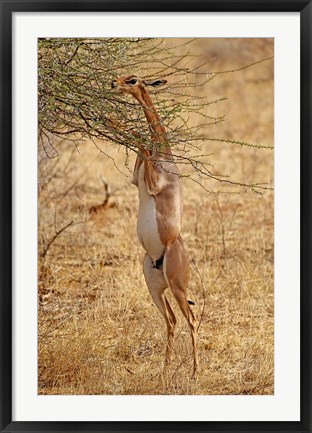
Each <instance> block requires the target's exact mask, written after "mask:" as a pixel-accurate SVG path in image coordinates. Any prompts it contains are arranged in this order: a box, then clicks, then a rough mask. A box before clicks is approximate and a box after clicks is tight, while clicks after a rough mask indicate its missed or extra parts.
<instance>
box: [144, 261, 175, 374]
mask: <svg viewBox="0 0 312 433" xmlns="http://www.w3.org/2000/svg"><path fill="white" fill-rule="evenodd" d="M144 277H145V281H146V284H147V287H148V290H149V292H150V294H151V295H152V298H153V301H154V303H155V305H156V307H157V308H158V310H159V311H160V312H161V314H162V316H163V317H164V319H165V321H166V325H167V349H166V358H165V366H167V365H170V364H171V360H172V346H173V339H174V328H175V325H176V322H177V321H176V318H175V315H174V313H173V311H172V309H171V307H170V305H169V302H168V300H167V299H166V297H165V295H164V291H165V289H166V288H167V287H168V285H167V282H166V280H165V278H164V275H163V273H162V270H161V269H156V268H154V263H153V261H152V259H151V257H150V256H149V255H148V254H146V256H145V259H144Z"/></svg>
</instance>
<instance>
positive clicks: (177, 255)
mask: <svg viewBox="0 0 312 433" xmlns="http://www.w3.org/2000/svg"><path fill="white" fill-rule="evenodd" d="M163 83H165V82H164V81H163V80H156V81H154V82H153V81H149V82H147V81H144V80H143V79H142V78H139V77H136V76H134V75H129V76H126V77H120V78H118V79H117V80H114V81H113V82H112V87H114V88H117V89H119V90H120V91H122V92H125V93H129V94H130V95H132V96H133V97H134V98H135V99H136V100H137V101H138V102H139V103H140V104H141V106H142V107H143V110H144V113H145V117H146V120H147V122H148V124H149V126H150V130H151V141H152V144H153V146H152V147H153V150H147V149H144V150H143V151H142V149H140V150H141V153H142V155H144V158H142V157H140V156H138V157H137V159H136V162H135V166H134V173H133V183H134V184H135V185H136V186H137V187H138V188H139V196H140V197H143V198H146V199H145V200H147V199H148V196H147V195H146V194H150V196H151V197H153V199H154V200H155V206H156V222H157V231H158V235H157V237H155V236H156V235H155V233H154V232H155V230H156V229H154V228H153V229H152V230H153V235H151V237H150V238H149V239H148V240H149V241H150V240H151V239H157V243H158V242H159V240H160V242H161V244H162V245H163V247H164V259H163V264H162V266H160V267H159V269H157V268H156V267H155V259H154V258H152V257H151V256H150V255H149V254H148V248H145V247H144V241H143V239H141V244H142V246H143V247H144V248H145V249H146V251H147V254H146V256H145V259H144V277H145V281H146V284H147V286H148V289H149V291H150V293H151V296H152V298H153V300H154V302H155V304H156V306H157V308H158V309H159V311H160V312H161V314H162V316H163V317H164V319H165V322H166V325H167V350H166V358H165V359H166V365H169V364H170V362H171V358H172V345H173V338H174V327H175V324H176V318H175V315H174V313H173V311H172V309H171V307H170V305H169V302H168V300H167V298H166V297H165V295H164V291H165V290H166V288H167V287H168V286H169V287H170V289H171V290H172V293H173V295H174V297H175V299H176V301H177V303H178V305H179V307H180V310H181V311H182V313H183V315H184V317H185V318H186V320H187V322H188V324H189V327H190V330H191V335H192V345H193V353H194V374H195V372H196V370H197V368H198V354H197V345H196V330H197V325H196V319H195V315H194V313H193V311H192V310H191V308H190V306H189V304H188V301H187V297H186V288H187V285H188V283H189V279H190V273H189V261H188V258H187V254H186V251H185V248H184V244H183V241H182V238H181V235H180V230H181V221H182V212H183V189H182V181H181V177H180V173H179V170H178V168H177V166H176V164H175V163H174V160H173V156H172V153H171V150H170V147H169V146H168V143H167V141H166V131H165V128H164V126H163V124H162V122H161V120H160V118H159V116H158V114H157V112H156V110H155V107H154V105H153V103H152V100H151V98H150V95H149V94H148V91H147V90H146V87H145V86H146V85H161V84H163ZM142 164H144V165H143V168H144V178H143V179H144V182H142V177H140V176H142V173H141V174H140V175H139V173H140V170H142V168H141V167H142ZM140 179H141V180H140ZM141 188H144V191H140V189H141ZM147 201H148V200H147ZM152 204H153V203H152V202H151V205H152ZM146 209H151V208H150V207H149V208H146ZM140 211H141V213H142V208H140ZM143 212H144V207H143ZM148 212H150V210H148ZM153 212H154V213H155V211H154V210H153ZM153 212H152V213H151V215H153ZM143 215H144V214H143ZM141 217H142V214H141ZM142 221H143V222H144V221H145V220H144V219H143V220H142ZM146 221H148V218H146ZM144 224H145V222H144ZM143 227H144V226H143ZM153 227H154V226H153ZM146 229H147V232H146V230H145V232H146V233H147V234H146V235H145V236H147V237H148V227H146ZM143 232H144V231H143ZM152 236H154V237H152ZM158 236H159V237H158ZM152 242H154V241H152ZM155 246H156V245H155ZM154 250H155V248H154ZM157 251H158V246H157ZM153 254H155V253H153Z"/></svg>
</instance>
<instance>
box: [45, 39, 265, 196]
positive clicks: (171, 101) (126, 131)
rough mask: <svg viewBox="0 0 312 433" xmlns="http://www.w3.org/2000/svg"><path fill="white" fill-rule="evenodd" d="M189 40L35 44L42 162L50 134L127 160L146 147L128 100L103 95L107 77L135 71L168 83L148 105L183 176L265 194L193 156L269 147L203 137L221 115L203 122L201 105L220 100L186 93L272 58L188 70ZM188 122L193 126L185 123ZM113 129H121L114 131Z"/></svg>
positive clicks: (140, 119)
mask: <svg viewBox="0 0 312 433" xmlns="http://www.w3.org/2000/svg"><path fill="white" fill-rule="evenodd" d="M192 42H193V40H185V41H184V42H182V43H181V44H179V45H177V46H175V47H172V46H170V45H168V43H167V42H166V40H165V39H145V38H102V39H91V38H89V39H81V38H74V39H73V38H45V39H39V43H38V111H39V116H38V123H39V124H38V127H39V144H40V145H41V146H42V148H43V149H44V151H45V152H46V154H47V156H48V157H50V158H53V157H57V156H58V153H57V152H56V150H55V148H54V147H53V144H52V140H51V139H50V137H51V136H54V137H59V138H62V139H64V138H65V139H66V140H68V141H72V142H73V144H74V145H76V143H77V142H78V141H79V140H80V141H81V140H85V139H89V140H92V141H93V142H94V143H96V140H105V141H106V142H108V143H112V144H116V145H118V146H121V147H123V148H124V149H125V150H126V154H127V155H128V152H129V151H134V152H135V153H138V152H139V150H138V149H139V148H140V147H142V146H144V147H147V148H150V147H151V141H150V133H149V129H148V126H147V123H146V121H145V118H144V113H143V110H142V109H141V107H140V106H139V104H137V103H136V102H135V101H133V100H132V99H129V98H126V97H124V95H121V94H118V93H116V92H115V91H112V89H111V81H112V79H114V78H116V77H117V76H119V75H126V74H129V73H135V74H138V75H141V76H143V77H146V78H148V77H157V78H166V79H167V80H168V81H169V82H170V83H169V84H168V85H167V87H166V88H164V89H162V90H160V91H156V92H155V93H154V95H153V99H154V101H155V105H156V107H157V111H158V112H159V114H160V118H161V119H162V122H163V123H164V124H165V125H166V129H167V140H168V142H169V143H170V147H171V149H172V151H173V153H174V156H175V158H176V162H177V163H182V164H186V165H188V166H190V167H192V169H193V173H194V175H195V177H194V176H193V175H190V178H191V179H192V180H194V181H195V182H198V183H201V179H204V178H210V179H213V180H214V181H218V182H221V183H227V184H228V185H233V186H236V187H237V186H239V187H249V188H251V189H252V190H254V191H255V192H260V193H261V191H262V190H264V189H271V188H270V187H269V186H267V185H263V184H259V183H258V184H250V185H248V184H244V183H241V182H235V181H234V180H232V179H229V178H226V177H225V176H220V175H219V174H216V173H214V172H213V171H212V169H211V167H210V164H209V163H207V162H206V161H207V160H203V158H202V156H201V155H197V151H198V150H199V149H200V148H201V145H202V144H203V143H205V142H207V141H219V142H222V143H232V144H237V145H240V146H248V147H256V148H259V149H267V150H270V149H272V146H270V145H267V144H266V145H256V144H253V143H246V142H244V141H242V140H228V139H226V138H224V139H223V138H212V137H209V136H207V133H206V132H205V131H206V130H207V126H209V125H215V124H217V123H220V122H222V121H223V120H224V117H223V116H219V117H214V116H211V115H210V111H209V107H210V105H212V104H216V103H219V102H221V101H223V100H225V99H226V98H220V99H218V100H214V101H209V100H208V98H207V97H206V96H194V89H196V88H200V89H202V88H203V87H204V86H206V85H207V84H208V83H209V82H210V81H211V80H212V79H214V78H216V77H217V76H218V75H220V74H225V73H232V72H237V71H240V70H243V69H246V68H248V67H251V66H254V65H256V64H259V63H261V62H263V61H270V60H271V59H272V57H270V58H267V59H263V60H259V61H257V62H254V63H252V64H248V65H245V66H243V67H241V68H238V69H233V70H228V71H220V72H219V71H211V67H210V64H209V61H206V62H199V61H198V62H197V63H196V62H193V63H192V65H195V66H190V65H191V63H190V62H191V60H194V56H193V55H192V54H191V47H192ZM171 76H172V77H174V80H171V79H170V77H171ZM201 93H202V94H203V92H201ZM194 116H195V117H196V122H191V121H190V119H194ZM112 119H114V121H112ZM116 124H117V125H123V127H120V128H118V127H117V128H116V126H115V125H116ZM194 125H195V126H194ZM134 131H136V132H134ZM204 134H205V135H204ZM160 150H161V149H160Z"/></svg>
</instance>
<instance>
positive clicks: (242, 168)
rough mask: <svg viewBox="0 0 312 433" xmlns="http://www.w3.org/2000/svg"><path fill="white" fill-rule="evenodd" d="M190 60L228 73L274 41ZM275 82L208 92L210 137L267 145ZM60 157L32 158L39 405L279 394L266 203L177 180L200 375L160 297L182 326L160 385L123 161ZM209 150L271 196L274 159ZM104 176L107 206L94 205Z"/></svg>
mask: <svg viewBox="0 0 312 433" xmlns="http://www.w3.org/2000/svg"><path fill="white" fill-rule="evenodd" d="M197 49H198V53H197V54H200V55H201V56H202V57H203V58H205V59H213V58H214V60H212V62H211V69H212V70H214V71H227V70H233V69H238V68H241V67H243V66H244V65H247V64H250V63H253V62H256V61H258V60H261V59H263V58H267V57H270V56H272V55H273V41H272V40H267V39H209V40H200V41H198V44H197ZM131 72H134V71H129V73H131ZM273 82H274V78H273V60H271V61H266V62H263V63H260V64H257V65H255V66H253V67H249V68H247V69H242V70H240V71H237V72H233V73H227V74H221V75H219V76H218V77H216V79H215V80H212V81H211V82H210V83H209V84H208V85H207V87H206V88H205V91H207V92H209V95H210V96H209V97H211V99H212V100H213V99H218V98H221V97H223V96H227V97H228V99H227V100H226V101H223V102H220V103H218V104H215V105H212V106H211V107H212V108H211V112H212V113H213V114H214V115H222V114H225V115H226V116H225V121H224V122H222V123H220V124H218V125H215V126H214V127H212V128H211V130H209V136H210V137H220V136H221V137H222V138H226V139H232V140H243V141H246V142H251V143H255V144H263V145H273ZM54 145H55V147H56V149H57V150H58V152H59V156H58V157H57V158H54V159H49V158H47V157H46V155H45V153H44V152H42V150H41V151H40V154H39V228H38V230H39V233H38V235H39V264H38V276H39V281H38V288H39V297H38V393H39V394H201V395H208V394H273V393H274V344H273V343H274V287H273V269H274V257H273V252H274V245H273V229H274V227H273V203H274V201H273V191H270V190H269V191H265V192H264V194H263V195H259V194H257V193H254V192H252V191H250V190H249V189H248V188H241V189H240V193H239V194H228V193H226V192H233V191H235V190H237V188H236V189H235V188H229V187H227V186H222V185H219V190H220V191H221V190H224V191H226V192H225V193H224V192H222V193H221V192H220V193H215V194H212V193H208V192H206V191H205V190H204V189H202V188H201V186H200V185H199V184H197V183H194V182H192V181H190V180H187V179H186V180H185V181H184V193H185V194H184V195H185V197H184V219H183V226H182V237H183V239H184V242H185V246H186V249H187V251H188V255H189V258H190V263H191V275H192V276H191V282H190V286H189V288H188V298H189V299H191V300H193V301H194V302H195V306H194V307H193V310H194V312H195V314H196V316H197V318H198V319H199V322H200V327H199V332H198V346H199V357H200V370H199V374H198V377H197V378H196V379H195V380H192V378H191V373H192V346H191V338H190V333H189V330H188V328H187V324H186V322H185V320H184V318H183V317H182V315H181V313H180V312H179V311H178V308H177V305H176V304H175V302H174V300H173V299H172V296H171V295H170V293H169V290H168V291H167V293H168V296H169V298H170V300H171V304H172V305H173V307H174V311H175V312H176V316H177V318H178V324H177V328H176V337H175V343H174V359H173V364H172V366H171V368H170V370H169V372H168V374H167V375H166V376H162V375H161V372H162V369H163V364H164V352H165V343H166V329H165V323H164V321H163V319H162V317H161V315H160V313H159V312H158V310H157V309H156V307H155V305H154V304H153V302H152V299H151V297H150V295H149V292H148V290H147V287H146V285H145V281H144V277H143V272H142V261H143V258H144V252H143V250H142V248H141V246H140V244H139V242H138V240H137V237H136V216H137V209H138V196H137V195H138V194H137V189H136V187H135V186H134V185H132V184H131V173H130V172H129V170H128V169H127V168H126V167H125V166H124V161H125V154H124V151H123V149H118V148H117V147H116V146H114V145H111V144H110V143H105V142H102V143H101V144H100V145H101V148H102V149H103V151H104V152H105V153H103V152H100V151H99V149H98V148H96V147H95V146H94V144H93V143H92V142H88V141H86V142H81V144H79V145H78V149H76V148H75V147H74V146H73V144H72V143H68V142H65V141H56V142H55V143H54ZM203 151H204V153H209V154H211V156H210V157H209V160H210V162H211V163H213V164H214V169H215V170H217V171H218V172H220V173H223V174H228V175H230V176H231V178H232V179H234V180H238V181H242V182H244V183H248V182H267V183H268V184H269V186H273V151H272V150H267V149H257V148H249V147H242V146H240V145H239V144H231V143H220V142H213V141H209V142H207V143H205V144H204V146H203ZM107 154H108V155H110V156H111V157H112V158H113V159H111V158H109V157H108V156H107ZM133 163H134V157H133V158H132V160H131V161H130V165H129V167H130V168H132V166H133ZM187 170H188V168H185V167H184V168H182V172H184V173H185V172H187ZM102 177H104V178H105V179H106V182H107V185H108V186H109V188H110V189H111V195H110V198H109V200H108V202H107V203H106V204H105V205H104V206H102V207H101V206H97V205H100V204H101V203H102V202H103V201H104V199H105V188H104V183H103V181H102ZM203 182H204V185H205V187H207V189H209V188H210V185H209V181H203ZM67 225H68V227H66V226H67Z"/></svg>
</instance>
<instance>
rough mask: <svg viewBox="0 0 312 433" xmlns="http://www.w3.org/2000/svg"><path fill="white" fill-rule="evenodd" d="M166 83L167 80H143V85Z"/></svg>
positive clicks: (161, 84) (159, 85)
mask: <svg viewBox="0 0 312 433" xmlns="http://www.w3.org/2000/svg"><path fill="white" fill-rule="evenodd" d="M166 83H167V80H145V81H144V84H145V86H153V87H161V86H163V85H164V84H166Z"/></svg>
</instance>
